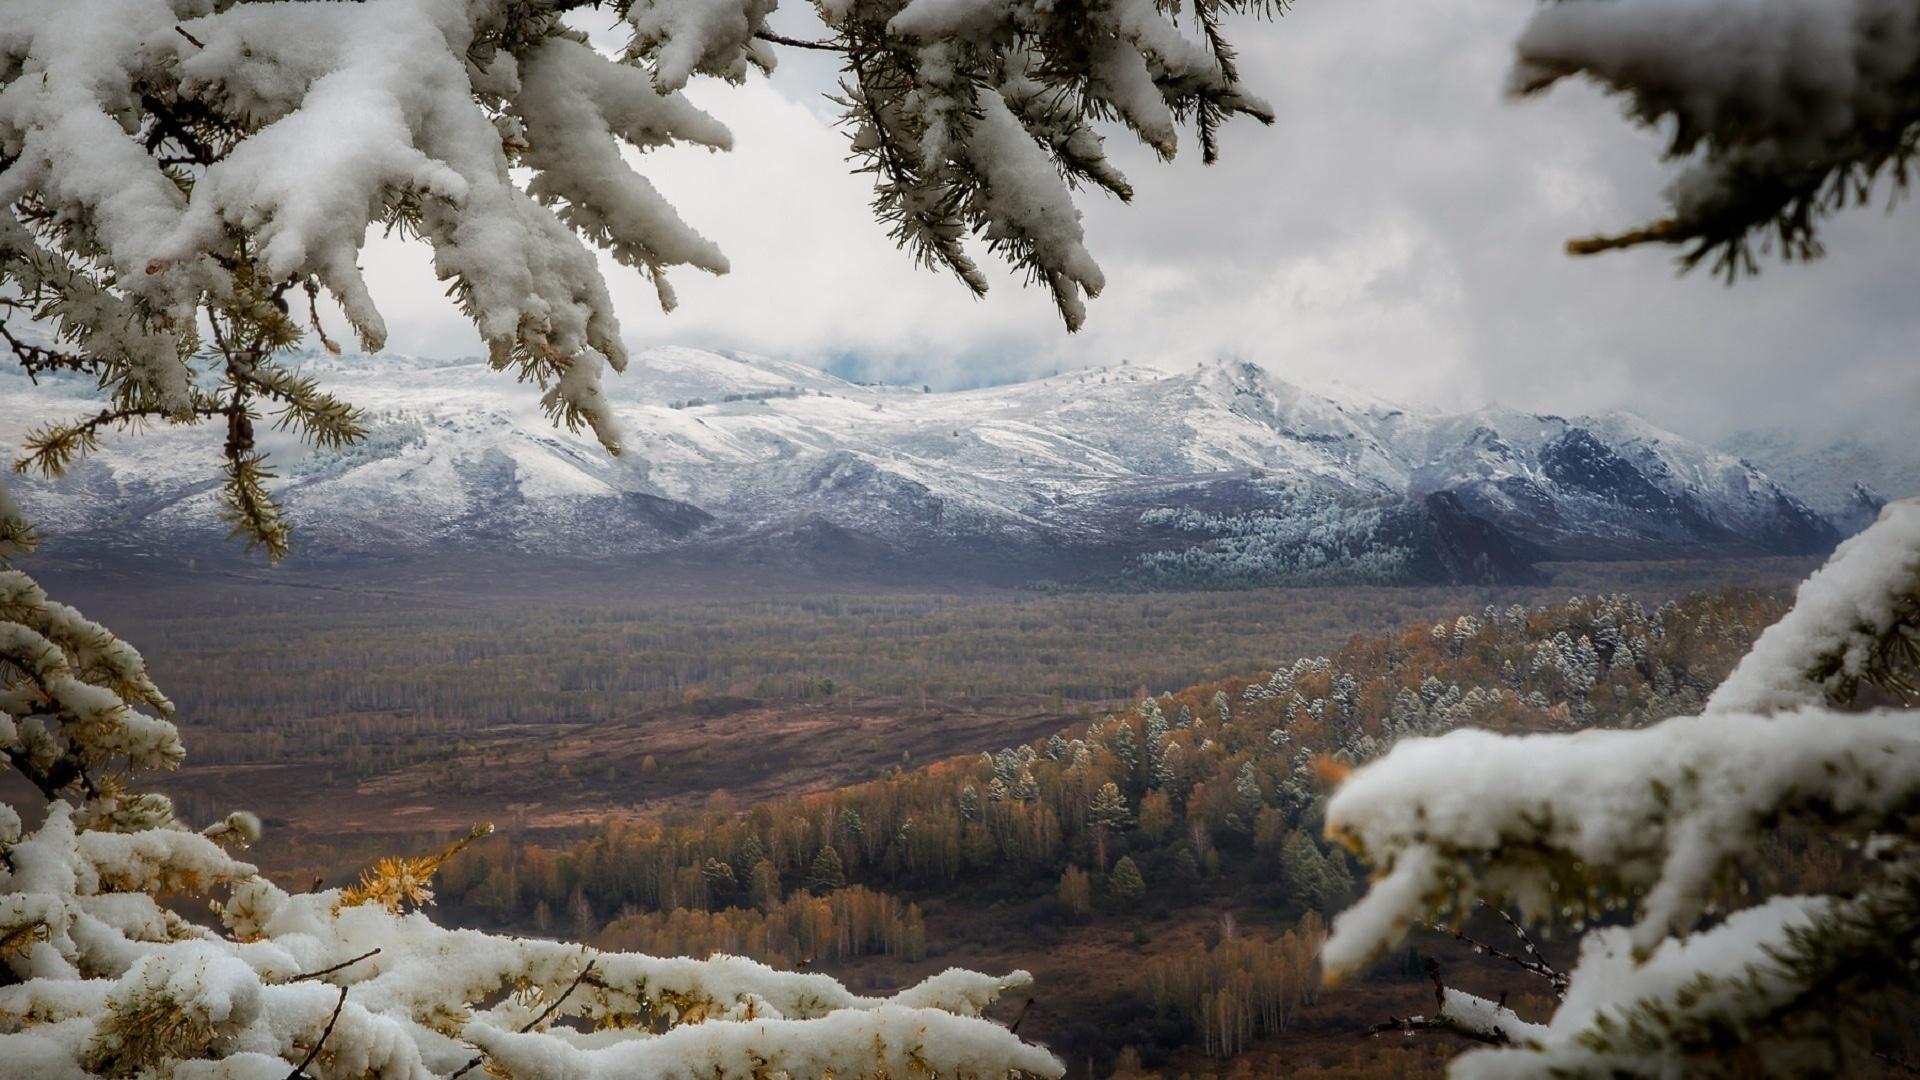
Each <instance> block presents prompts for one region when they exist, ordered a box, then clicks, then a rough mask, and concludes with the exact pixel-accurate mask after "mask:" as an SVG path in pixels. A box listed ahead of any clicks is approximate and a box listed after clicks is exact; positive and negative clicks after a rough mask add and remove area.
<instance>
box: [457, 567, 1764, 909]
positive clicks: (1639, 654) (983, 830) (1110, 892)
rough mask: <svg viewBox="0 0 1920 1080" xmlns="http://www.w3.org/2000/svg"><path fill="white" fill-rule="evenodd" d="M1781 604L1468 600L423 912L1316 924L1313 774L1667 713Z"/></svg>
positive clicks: (520, 851) (460, 895) (574, 849)
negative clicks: (789, 911) (897, 912)
mask: <svg viewBox="0 0 1920 1080" xmlns="http://www.w3.org/2000/svg"><path fill="white" fill-rule="evenodd" d="M1781 610H1782V604H1781V601H1780V599H1779V598H1778V597H1777V596H1775V595H1773V594H1770V593H1761V592H1756V591H1733V592H1728V593H1722V594H1717V595H1715V596H1711V597H1703V598H1698V599H1692V600H1688V601H1686V602H1684V603H1669V604H1666V605H1663V606H1662V607H1660V608H1658V609H1656V610H1652V611H1649V610H1647V609H1646V608H1645V607H1644V606H1642V605H1641V604H1640V603H1639V602H1637V601H1635V600H1633V599H1631V598H1629V597H1624V596H1610V597H1602V598H1596V599H1576V600H1571V601H1566V602H1563V603H1556V604H1553V605H1548V606H1539V607H1533V608H1526V607H1521V606H1518V605H1515V606H1510V607H1507V608H1498V607H1491V606H1490V607H1487V608H1485V609H1483V610H1482V611H1481V612H1480V613H1479V614H1476V615H1468V616H1461V617H1458V618H1455V619H1451V620H1446V621H1442V622H1437V623H1432V624H1428V623H1424V622H1423V623H1420V624H1416V625H1413V626H1410V627H1408V628H1407V629H1405V630H1403V631H1401V632H1399V633H1396V634H1392V635H1388V636H1384V637H1378V638H1370V639H1356V640H1354V641H1353V642H1351V643H1350V644H1349V645H1348V646H1347V647H1346V648H1343V649H1340V650H1338V651H1336V652H1335V653H1334V654H1333V655H1332V656H1327V657H1314V658H1307V659H1302V660H1300V661H1297V662H1295V663H1292V664H1289V665H1286V666H1284V667H1281V668H1280V669H1278V670H1276V671H1274V672H1272V673H1270V674H1268V675H1266V676H1265V677H1263V678H1260V679H1257V680H1255V681H1251V682H1249V681H1247V680H1246V679H1244V678H1242V679H1239V680H1229V681H1224V682H1214V683H1203V684H1200V685H1197V686H1193V687H1189V688H1188V689H1186V690H1183V691H1181V692H1179V693H1168V694H1163V695H1160V696H1159V697H1155V698H1147V699H1144V700H1142V701H1140V702H1139V703H1138V705H1136V706H1135V707H1134V708H1133V709H1131V710H1128V711H1127V712H1125V713H1123V714H1120V715H1114V716H1108V717H1104V718H1102V719H1099V720H1096V721H1093V722H1091V723H1088V724H1086V725H1083V726H1081V727H1079V728H1076V729H1073V730H1068V731H1063V732H1060V733H1058V734H1056V735H1053V736H1051V737H1050V738H1046V739H1043V740H1039V741H1037V742H1035V743H1032V744H1028V745H1023V746H1015V747H1008V748H1006V749H1004V750H1001V751H999V752H997V753H990V754H983V755H980V756H978V757H975V758H971V759H965V760H955V761H948V762H944V763H940V764H937V765H934V766H931V767H928V768H924V769H918V770H914V771H910V772H903V773H900V774H897V775H895V776H892V777H889V778H888V779H885V780H882V781H875V782H871V783H867V784H863V785H859V786H855V787H851V788H845V789H842V790H839V791H834V792H831V793H824V794H818V795H811V796H805V797H800V798H790V799H784V800H779V801H776V802H772V803H766V804H761V805H759V806H756V807H754V808H753V809H751V810H749V811H748V812H746V813H744V814H732V813H719V812H716V813H710V814H707V815H705V816H703V817H700V818H698V819H694V820H692V821H690V822H686V823H682V824H675V825H671V826H668V825H663V824H661V823H660V822H641V823H633V822H608V823H606V824H604V825H602V826H601V827H599V828H598V829H597V830H595V831H594V833H593V834H592V835H590V836H588V837H586V838H584V839H581V840H580V841H578V842H576V843H573V844H570V845H567V846H564V847H560V848H557V849H547V848H544V847H542V846H540V845H537V844H528V843H521V844H513V843H510V842H508V840H506V839H505V838H501V839H498V840H495V841H493V842H491V843H488V844H481V845H476V846H475V847H474V848H472V849H469V851H468V852H467V853H466V854H464V855H463V856H462V857H461V859H460V860H457V862H456V869H457V871H458V876H457V877H454V876H452V875H450V880H449V882H448V887H447V888H446V889H444V890H443V892H442V896H443V900H444V902H446V903H448V904H451V905H454V906H456V907H457V908H461V909H464V910H468V911H471V912H473V913H475V914H476V915H477V916H480V917H485V918H489V919H495V920H501V921H516V920H524V919H525V918H527V917H528V916H530V915H531V914H532V913H533V911H534V910H535V909H536V907H537V905H538V904H540V903H542V902H545V903H547V904H548V905H549V906H550V907H551V908H553V909H556V910H558V909H560V908H561V907H563V906H564V905H566V904H567V903H568V902H569V901H570V900H572V899H573V898H574V897H575V895H576V894H577V895H578V898H579V900H580V901H581V902H582V903H584V904H585V905H587V906H588V907H589V908H590V909H591V911H593V912H594V913H597V914H598V915H599V916H600V917H603V918H604V917H607V916H611V915H613V914H615V913H618V912H622V911H625V910H628V909H633V910H637V911H643V912H644V911H672V910H674V909H678V908H688V909H696V910H718V909H723V908H726V907H729V906H739V905H740V904H741V903H742V899H743V896H748V895H750V894H751V893H752V890H754V889H756V888H759V889H763V890H765V892H766V893H767V894H768V895H773V894H776V893H777V895H780V896H786V895H788V894H790V893H792V892H793V891H795V890H797V889H800V888H803V887H806V886H807V885H808V884H809V883H810V882H817V880H818V877H819V868H820V864H821V863H822V861H823V860H827V861H830V862H831V863H832V864H834V866H835V867H837V868H839V872H840V873H842V874H843V875H844V877H845V879H846V880H848V881H853V882H858V883H860V884H864V885H867V886H869V887H871V888H876V889H884V890H888V891H907V892H911V891H914V890H926V891H929V892H938V891H944V890H948V889H951V888H952V887H954V886H956V885H959V884H961V883H965V884H966V886H967V887H969V888H975V889H982V890H988V891H998V892H1000V893H1003V894H1005V895H1008V896H1025V897H1034V896H1042V895H1047V894H1053V895H1055V896H1056V897H1059V898H1060V899H1061V906H1062V907H1063V908H1068V909H1070V908H1072V907H1073V906H1075V905H1074V904H1073V903H1072V902H1071V901H1070V900H1069V899H1068V897H1070V896H1077V895H1078V890H1077V888H1076V887H1073V886H1070V885H1069V883H1068V880H1067V879H1069V878H1070V877H1071V874H1070V873H1069V871H1070V870H1073V871H1078V872H1079V873H1081V874H1084V875H1086V885H1085V893H1086V896H1087V901H1086V903H1087V905H1089V906H1093V905H1106V906H1109V907H1114V908H1120V907H1125V908H1127V909H1129V910H1141V911H1152V910H1154V909H1156V908H1160V909H1165V908H1167V907H1171V906H1174V905H1177V904H1179V903H1181V902H1183V901H1184V900H1186V899H1188V898H1191V897H1193V896H1196V895H1199V894H1200V893H1201V892H1203V891H1205V890H1209V889H1214V888H1218V887H1221V885H1220V883H1221V882H1222V881H1223V880H1226V881H1230V882H1231V884H1232V887H1233V888H1234V889H1236V890H1238V891H1240V892H1243V893H1244V894H1245V895H1249V896H1251V897H1253V898H1254V899H1255V900H1256V901H1257V902H1259V903H1261V904H1263V905H1266V906H1268V907H1271V908H1273V909H1275V910H1277V911H1280V912H1292V913H1293V914H1294V915H1295V916H1297V915H1298V914H1300V913H1302V912H1305V911H1310V910H1311V911H1322V912H1327V911H1332V910H1337V909H1338V908H1339V907H1340V906H1341V905H1342V904H1344V903H1345V901H1346V900H1347V899H1348V896H1349V894H1350V892H1351V889H1352V885H1353V874H1354V871H1355V867H1354V866H1352V865H1351V864H1350V863H1349V862H1348V860H1347V857H1346V855H1345V854H1344V853H1343V852H1340V851H1335V850H1328V849H1326V848H1325V847H1324V846H1323V845H1322V844H1321V842H1320V841H1319V840H1318V839H1317V837H1318V835H1319V832H1320V817H1321V808H1322V805H1323V797H1324V781H1323V780H1322V779H1321V778H1320V775H1319V773H1318V771H1317V770H1316V762H1317V761H1319V760H1322V759H1332V760H1335V761H1339V762H1348V763H1357V762H1362V761H1365V760H1368V759H1370V758H1372V757H1375V756H1377V755H1379V754H1380V753H1383V752H1384V751H1385V750H1386V749H1387V748H1388V747H1389V746H1391V744H1392V743H1393V742H1394V741H1395V740H1396V739H1398V738H1401V737H1403V736H1406V735H1410V734H1437V733H1440V732H1444V731H1446V730H1449V729H1451V728H1454V727H1457V726H1460V725H1464V724H1473V725H1477V726H1481V727H1487V728H1492V729H1496V730H1516V731H1518V730H1551V729H1559V728H1571V727H1578V726H1586V725H1592V724H1633V723H1639V722H1643V721H1646V720H1649V719H1653V718H1657V717H1662V716H1666V715H1671V714H1673V713H1677V712H1684V711H1688V710H1691V709H1693V708H1697V707H1698V705H1699V704H1700V703H1701V702H1703V701H1704V700H1705V697H1706V695H1707V693H1708V692H1710V690H1711V689H1712V688H1713V687H1714V686H1715V685H1717V684H1718V682H1719V681H1720V680H1721V678H1723V677H1724V675H1725V674H1726V672H1727V671H1728V670H1729V669H1730V667H1731V665H1732V664H1733V662H1734V661H1735V660H1736V659H1737V658H1738V657H1739V656H1740V655H1741V653H1742V652H1743V650H1744V649H1745V648H1746V646H1747V643H1748V642H1749V641H1750V639H1751V638H1752V636H1753V634H1754V633H1755V632H1756V631H1757V629H1758V628H1760V627H1763V626H1765V625H1767V624H1768V623H1770V622H1771V621H1773V620H1774V619H1775V618H1777V617H1778V615H1779V613H1780V612H1781ZM1223 853H1224V854H1223ZM1123 859H1124V862H1125V864H1126V867H1125V870H1124V871H1123V870H1122V866H1121V864H1122V861H1123ZM763 862H764V864H765V866H764V867H763V866H762V865H761V864H762V863H763ZM721 867H724V868H725V871H726V872H721V870H720V869H719V868H721ZM1136 877H1137V878H1138V881H1137V883H1136V882H1135V881H1134V880H1133V879H1135V878H1136ZM756 882H757V883H759V884H755V883H756ZM1130 893H1137V895H1128V894H1130Z"/></svg>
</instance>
